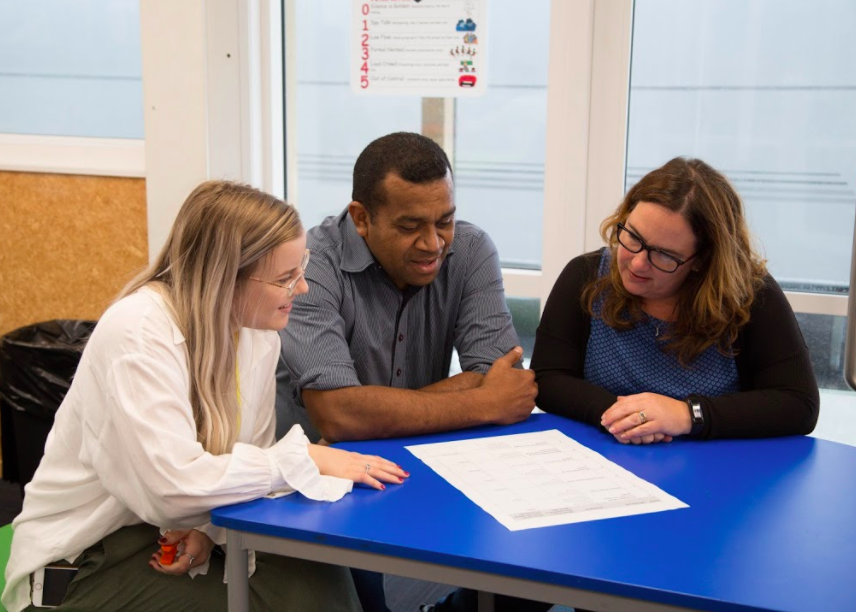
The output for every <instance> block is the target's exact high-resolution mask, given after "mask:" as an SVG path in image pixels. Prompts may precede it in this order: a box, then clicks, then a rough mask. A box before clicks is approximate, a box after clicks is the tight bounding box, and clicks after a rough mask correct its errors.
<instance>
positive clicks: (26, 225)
mask: <svg viewBox="0 0 856 612" xmlns="http://www.w3.org/2000/svg"><path fill="white" fill-rule="evenodd" d="M147 261H148V245H147V232H146V186H145V180H144V179H134V178H113V177H96V176H71V175H60V174H35V173H26V172H0V335H2V334H5V333H6V332H8V331H11V330H13V329H17V328H18V327H22V326H24V325H29V324H31V323H36V322H39V321H47V320H50V319H97V318H98V317H100V316H101V314H102V313H103V312H104V309H105V308H106V307H107V306H108V305H109V303H110V301H111V300H112V299H113V297H114V296H115V295H116V293H117V292H118V291H119V289H121V288H122V286H123V285H124V283H125V282H126V281H127V280H128V279H129V278H130V277H131V275H132V274H133V273H134V272H135V271H137V270H138V269H139V268H141V267H142V266H144V265H145V264H146V263H147Z"/></svg>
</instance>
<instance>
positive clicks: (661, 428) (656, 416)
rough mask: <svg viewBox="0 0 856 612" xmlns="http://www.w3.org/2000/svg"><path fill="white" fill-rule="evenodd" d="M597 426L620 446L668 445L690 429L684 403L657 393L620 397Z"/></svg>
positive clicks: (689, 420)
mask: <svg viewBox="0 0 856 612" xmlns="http://www.w3.org/2000/svg"><path fill="white" fill-rule="evenodd" d="M600 422H601V425H603V426H604V427H605V428H606V429H607V431H609V433H611V434H612V435H613V436H615V439H616V440H618V441H619V442H621V443H622V444H653V443H657V442H671V441H672V439H673V438H674V437H675V436H681V435H684V434H687V433H689V432H690V430H691V429H692V419H690V413H689V409H688V408H687V404H686V402H683V401H681V400H676V399H672V398H671V397H666V396H665V395H659V394H657V393H637V394H635V395H626V396H619V397H618V400H617V401H616V402H615V403H614V404H613V405H612V406H610V407H609V408H608V409H607V410H606V412H604V413H603V416H601V419H600Z"/></svg>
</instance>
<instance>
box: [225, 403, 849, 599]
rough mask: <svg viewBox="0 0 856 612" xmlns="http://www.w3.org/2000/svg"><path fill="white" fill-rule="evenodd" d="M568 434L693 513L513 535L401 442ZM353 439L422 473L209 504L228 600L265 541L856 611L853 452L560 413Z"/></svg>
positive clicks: (582, 593) (287, 550)
mask: <svg viewBox="0 0 856 612" xmlns="http://www.w3.org/2000/svg"><path fill="white" fill-rule="evenodd" d="M547 429H559V430H560V431H563V432H564V433H566V434H567V435H568V436H570V437H572V438H574V439H576V440H577V441H579V442H580V443H582V444H584V445H585V446H588V447H589V448H591V449H593V450H595V451H597V452H599V453H601V454H602V455H604V456H605V457H606V458H608V459H610V460H611V461H614V462H615V463H617V464H619V465H621V466H623V467H625V468H626V469H628V470H630V471H631V472H633V473H634V474H636V475H638V476H640V477H641V478H644V479H645V480H648V481H650V482H652V483H654V484H655V485H657V486H658V487H660V488H661V489H663V490H664V491H666V492H667V493H670V494H671V495H674V496H675V497H677V498H678V499H680V500H681V501H683V502H685V503H687V504H689V506H690V507H689V508H686V509H680V510H671V511H667V512H659V513H653V514H644V515H639V516H631V517H624V518H615V519H608V520H601V521H593V522H588V523H578V524H574V525H563V526H558V527H546V528H540V529H529V530H524V531H517V532H511V531H508V530H507V529H506V528H505V527H503V526H502V525H500V524H499V523H498V522H496V521H495V520H494V519H493V518H492V517H491V516H490V515H488V514H487V513H485V512H484V511H482V510H481V509H479V508H478V507H477V506H476V505H475V504H473V503H472V502H470V501H469V500H468V499H467V498H466V497H465V496H464V495H463V494H462V493H460V492H459V491H458V490H456V489H454V488H453V487H452V486H451V485H449V484H448V483H447V482H446V481H445V480H443V479H442V478H441V477H440V476H438V475H437V474H435V473H434V472H433V471H432V470H430V469H429V468H428V467H427V466H426V465H424V464H423V463H422V462H421V461H419V460H418V459H416V458H415V457H414V456H413V455H411V454H410V453H409V451H407V450H405V449H404V446H406V445H410V444H414V443H416V444H418V443H426V442H440V441H446V440H457V439H466V438H474V437H483V436H494V435H502V434H511V433H524V432H530V431H542V430H547ZM342 446H343V447H345V448H348V449H351V450H356V451H359V452H363V453H370V454H378V455H382V456H384V457H386V458H388V459H390V460H392V461H395V462H397V463H399V464H400V465H402V466H403V467H404V468H405V469H406V470H408V471H410V472H411V478H410V480H409V481H408V482H406V483H405V484H404V485H401V486H394V485H392V486H389V487H388V488H387V490H386V491H383V492H379V491H375V490H372V489H368V488H362V487H356V488H355V490H354V492H353V493H352V494H350V495H347V496H346V497H345V498H344V499H343V500H342V501H339V502H336V503H334V504H330V503H321V502H313V501H310V500H308V499H306V498H304V497H302V496H300V495H291V496H288V497H284V498H280V499H276V500H269V499H261V500H256V501H253V502H248V503H244V504H237V505H234V506H228V507H223V508H219V509H217V510H215V511H214V512H212V521H213V522H214V524H215V525H219V526H222V527H225V528H227V529H228V530H229V554H228V558H229V561H228V567H229V577H230V580H229V606H230V607H229V609H230V610H232V611H235V610H245V609H246V605H247V588H248V587H247V582H246V580H241V577H242V576H246V575H247V572H246V563H247V557H246V554H238V553H239V551H240V550H242V549H243V550H247V549H254V550H260V551H266V552H273V553H277V554H282V555H287V556H291V557H298V558H304V559H313V560H317V561H323V562H327V563H335V564H338V565H347V566H352V567H358V568H364V569H373V570H377V571H382V572H385V573H390V574H397V575H402V576H409V577H413V578H421V579H424V580H430V581H434V582H441V583H446V584H455V585H461V586H467V587H470V588H474V589H478V590H480V591H486V592H494V593H503V594H509V595H518V596H521V597H527V598H530V599H538V600H541V601H549V602H553V603H557V604H564V605H569V606H574V605H577V606H580V607H583V608H588V609H594V610H610V611H621V610H640V611H645V610H681V609H694V610H711V611H723V612H725V611H729V612H732V611H735V610H754V611H759V610H764V611H780V612H809V611H811V612H815V611H818V610H822V611H824V612H832V611H835V610H840V611H847V612H852V611H854V610H856V448H853V447H849V446H845V445H841V444H837V443H834V442H825V441H822V440H816V439H813V438H806V437H791V438H774V439H768V440H745V441H741V440H727V441H712V442H693V441H684V440H676V441H675V442H672V443H671V444H656V445H651V446H645V447H638V446H623V445H620V444H618V443H617V442H615V441H614V439H613V438H612V437H611V436H608V435H605V434H602V433H600V432H598V431H597V430H596V429H595V428H593V427H591V426H587V425H583V424H580V423H576V422H573V421H570V420H567V419H563V418H560V417H556V416H553V415H546V414H539V415H533V416H532V417H531V418H530V419H528V420H527V421H526V422H524V423H519V424H517V425H513V426H508V427H480V428H476V429H469V430H464V431H459V432H452V433H445V434H438V435H431V436H423V437H420V438H405V439H395V440H383V441H369V442H357V443H348V444H344V445H342Z"/></svg>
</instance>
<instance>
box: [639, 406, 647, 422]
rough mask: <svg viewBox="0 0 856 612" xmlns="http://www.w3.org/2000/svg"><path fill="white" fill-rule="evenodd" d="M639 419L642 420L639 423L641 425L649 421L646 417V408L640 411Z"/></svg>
mask: <svg viewBox="0 0 856 612" xmlns="http://www.w3.org/2000/svg"><path fill="white" fill-rule="evenodd" d="M639 420H640V421H641V422H640V423H639V424H640V425H644V424H645V423H647V422H648V417H646V416H645V411H644V410H640V411H639Z"/></svg>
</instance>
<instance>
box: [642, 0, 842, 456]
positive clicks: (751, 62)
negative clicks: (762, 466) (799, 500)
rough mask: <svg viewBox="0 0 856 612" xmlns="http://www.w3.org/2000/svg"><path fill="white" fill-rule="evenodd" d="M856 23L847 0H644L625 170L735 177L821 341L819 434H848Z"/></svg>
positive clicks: (766, 246)
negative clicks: (696, 165)
mask: <svg viewBox="0 0 856 612" xmlns="http://www.w3.org/2000/svg"><path fill="white" fill-rule="evenodd" d="M854 23H856V4H853V3H852V2H849V1H848V0H819V1H818V2H812V3H808V2H802V1H798V0H753V1H752V2H745V1H743V0H697V1H696V2H692V3H687V2H683V1H681V0H636V2H635V6H634V14H633V40H632V57H631V66H632V68H631V70H630V94H629V99H630V103H629V112H628V115H629V121H628V128H627V130H628V131H627V161H626V174H625V188H629V187H630V186H631V185H632V184H633V183H635V182H636V181H637V180H638V179H639V178H640V177H641V176H642V175H644V174H645V173H646V172H648V171H649V170H651V169H653V168H656V167H658V166H659V165H661V164H662V163H664V162H665V161H667V160H668V159H671V158H672V157H674V156H676V155H688V156H692V157H699V158H701V159H703V160H705V161H707V162H708V163H710V164H711V165H712V166H714V167H715V168H717V169H719V170H721V171H723V172H724V173H725V174H726V176H728V177H729V179H731V181H732V182H733V184H734V185H735V186H736V188H737V189H738V191H739V192H740V194H741V195H742V197H743V199H744V202H745V205H746V210H747V214H748V217H749V221H750V225H751V228H752V231H753V233H754V235H755V236H756V238H757V239H758V242H759V245H758V246H759V247H760V250H761V252H762V253H764V254H765V256H766V258H767V260H768V267H769V270H770V272H771V273H772V275H773V276H774V277H775V278H776V279H777V280H778V282H779V283H780V284H781V286H782V288H783V289H785V291H786V292H787V294H788V297H789V299H790V300H791V304H792V305H793V307H794V310H795V311H796V312H797V319H798V321H799V324H800V326H801V328H802V331H803V335H804V336H805V339H806V342H807V344H808V346H809V349H810V351H811V355H812V363H813V365H814V370H815V374H816V376H817V379H818V383H819V385H820V387H821V389H822V398H821V419H820V422H819V424H818V427H817V430H816V432H815V435H817V436H820V437H824V438H829V439H834V440H839V441H843V442H848V443H850V444H856V394H855V393H854V392H853V391H852V390H851V389H850V388H849V387H848V385H847V383H846V382H845V376H844V366H845V363H844V362H845V336H846V330H847V296H848V292H849V290H850V284H851V281H850V268H851V254H852V252H853V228H854V210H856V114H854V113H853V110H852V109H853V108H856V63H854V62H853V61H852V58H853V57H854V53H856V47H854V41H853V36H852V24H854ZM851 324H852V323H851ZM854 348H856V347H854Z"/></svg>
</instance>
